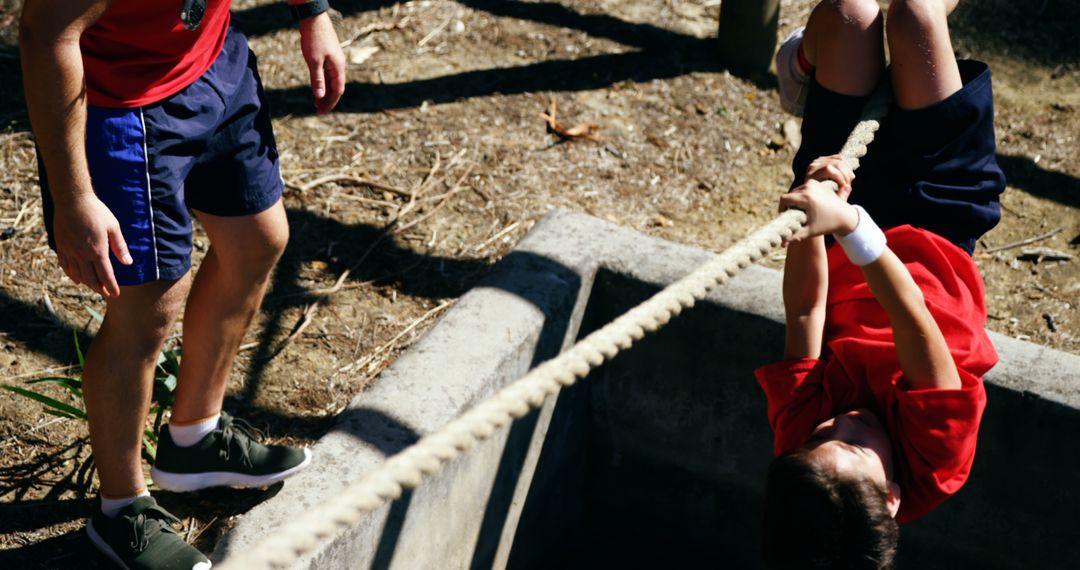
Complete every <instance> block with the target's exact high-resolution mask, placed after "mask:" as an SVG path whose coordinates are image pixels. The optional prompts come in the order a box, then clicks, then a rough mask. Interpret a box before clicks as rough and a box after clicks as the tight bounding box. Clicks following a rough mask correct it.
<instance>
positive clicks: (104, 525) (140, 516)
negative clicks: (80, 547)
mask: <svg viewBox="0 0 1080 570" xmlns="http://www.w3.org/2000/svg"><path fill="white" fill-rule="evenodd" d="M178 522H180V519H178V518H176V517H174V516H172V515H171V514H169V512H168V511H166V510H165V509H163V508H161V507H159V506H158V504H157V501H155V500H154V498H153V497H139V498H138V499H135V502H134V503H132V504H130V505H128V506H126V507H124V508H123V509H122V510H121V511H120V512H119V513H118V514H117V515H116V516H115V517H112V518H109V517H107V516H105V514H104V513H102V512H101V504H100V503H99V502H98V501H94V514H92V515H90V520H88V521H86V534H88V535H90V542H92V543H94V546H96V547H97V549H98V550H100V551H101V552H102V553H104V554H105V556H108V557H109V558H111V559H112V561H113V562H116V563H117V564H119V565H120V567H121V568H125V569H126V570H207V569H208V568H210V561H209V560H208V559H207V558H206V557H205V556H203V555H202V553H201V552H199V551H198V550H196V549H195V547H193V546H191V545H190V544H188V543H186V542H184V539H182V538H180V535H178V534H176V529H174V528H173V526H172V525H173V523H178Z"/></svg>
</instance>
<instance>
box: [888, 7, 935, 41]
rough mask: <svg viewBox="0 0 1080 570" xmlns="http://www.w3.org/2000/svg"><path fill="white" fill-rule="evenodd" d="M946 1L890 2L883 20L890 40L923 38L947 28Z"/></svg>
mask: <svg viewBox="0 0 1080 570" xmlns="http://www.w3.org/2000/svg"><path fill="white" fill-rule="evenodd" d="M948 15H949V7H948V6H947V3H946V0H892V2H890V3H889V12H888V14H887V17H886V19H885V27H886V33H887V34H888V35H889V38H890V40H894V39H902V38H905V37H925V36H926V35H927V33H928V32H930V31H932V30H934V29H939V28H947V27H948Z"/></svg>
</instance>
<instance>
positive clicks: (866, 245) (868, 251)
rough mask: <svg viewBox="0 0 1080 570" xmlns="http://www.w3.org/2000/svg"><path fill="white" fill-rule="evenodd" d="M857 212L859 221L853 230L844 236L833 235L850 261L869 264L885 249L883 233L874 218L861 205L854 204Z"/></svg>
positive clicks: (860, 265)
mask: <svg viewBox="0 0 1080 570" xmlns="http://www.w3.org/2000/svg"><path fill="white" fill-rule="evenodd" d="M855 211H856V212H858V213H859V223H858V224H856V225H855V231H853V232H851V233H850V234H848V235H846V236H835V237H836V241H837V242H838V243H839V244H840V247H842V248H844V253H846V254H847V256H848V259H850V260H851V262H852V263H854V264H855V265H858V266H859V267H862V266H864V265H870V264H871V263H873V262H875V261H877V258H879V257H881V253H882V252H884V251H885V233H884V232H882V231H881V228H879V227H878V225H877V224H876V223H874V219H873V218H871V217H870V214H867V213H866V210H864V209H862V206H855Z"/></svg>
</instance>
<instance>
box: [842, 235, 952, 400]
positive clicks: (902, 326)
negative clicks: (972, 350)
mask: <svg viewBox="0 0 1080 570" xmlns="http://www.w3.org/2000/svg"><path fill="white" fill-rule="evenodd" d="M862 271H863V276H865V277H866V282H867V283H868V284H869V285H870V290H871V291H872V292H873V293H874V297H876V298H877V300H878V302H879V303H881V306H882V307H883V308H884V309H885V312H886V313H888V315H889V322H890V323H892V328H893V340H894V341H895V342H896V354H897V356H898V357H899V359H900V370H901V372H903V374H904V379H905V380H906V381H907V387H908V388H911V389H915V390H918V389H926V388H938V389H952V390H956V389H959V388H960V373H959V372H957V371H956V363H955V362H954V361H953V358H952V354H951V353H950V352H949V345H948V344H946V343H945V336H944V335H942V334H941V329H940V328H938V325H937V322H936V321H934V317H933V315H931V314H930V310H929V309H927V308H926V303H925V302H924V301H923V293H922V290H920V289H919V286H918V285H917V284H916V283H915V280H914V279H912V278H911V273H909V272H908V270H907V267H905V266H904V263H903V262H902V261H900V259H899V258H898V257H896V254H894V253H893V252H892V250H890V249H889V248H888V247H886V248H885V251H884V252H882V254H881V257H879V258H878V259H877V260H876V261H874V262H872V263H870V264H868V265H864V266H863V267H862Z"/></svg>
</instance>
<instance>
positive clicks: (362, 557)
mask: <svg viewBox="0 0 1080 570" xmlns="http://www.w3.org/2000/svg"><path fill="white" fill-rule="evenodd" d="M710 255H711V254H709V253H707V252H704V251H701V250H697V249H693V248H688V247H685V246H680V245H677V244H672V243H670V242H664V241H661V240H657V239H653V238H649V237H646V236H643V235H641V234H638V233H635V232H632V231H629V230H626V229H622V228H618V227H616V226H612V225H610V224H606V223H603V222H600V221H597V220H595V219H592V218H589V217H587V216H583V215H580V214H575V213H570V212H557V213H555V214H553V215H551V216H549V217H548V218H546V219H545V220H543V221H542V222H541V223H540V224H538V225H537V227H536V228H534V229H533V231H532V232H530V234H529V235H528V236H527V237H526V238H525V239H524V240H522V242H521V243H520V244H519V246H518V247H517V248H516V249H515V251H514V252H513V253H512V254H510V255H509V256H507V257H506V258H504V259H503V260H502V261H501V262H500V263H499V264H498V266H497V268H496V271H495V272H494V273H493V275H492V276H491V278H490V279H488V280H487V281H486V283H485V284H484V286H482V287H478V288H477V289H476V290H474V291H471V292H470V293H468V294H467V295H465V296H464V297H463V298H462V299H461V300H460V301H459V302H458V304H457V305H456V306H455V307H454V308H452V309H451V310H450V311H448V312H447V314H446V316H444V317H443V318H442V319H441V320H440V322H439V323H438V324H437V325H436V326H435V327H433V328H432V330H431V331H429V333H428V334H427V335H426V336H425V338H424V339H422V340H421V341H420V342H419V343H417V344H416V345H415V346H414V347H413V348H412V349H410V351H408V352H407V353H406V354H404V355H403V356H402V357H401V358H400V359H398V361H397V362H396V363H395V364H394V365H393V366H392V367H391V368H390V369H388V370H387V371H386V372H385V373H384V374H383V376H382V377H381V378H380V379H379V381H378V382H376V384H375V386H374V387H373V388H372V389H370V390H368V391H367V392H365V393H363V394H361V395H359V396H357V397H356V398H355V399H354V400H353V402H352V403H351V405H350V406H349V408H348V409H347V410H346V412H344V413H343V414H342V417H341V418H340V421H339V422H338V425H337V427H336V428H335V430H334V431H333V432H332V433H330V434H328V435H327V436H326V437H324V438H323V439H322V440H320V442H319V443H318V444H317V445H316V446H315V450H314V451H315V454H316V455H315V457H316V460H315V461H316V462H315V464H314V465H313V466H312V468H310V469H308V470H307V471H306V472H304V473H302V474H300V475H298V476H297V477H294V478H293V479H290V480H289V481H288V482H287V483H286V484H285V485H284V487H283V488H282V489H281V490H280V492H279V493H278V494H277V495H276V496H275V497H274V498H273V499H271V500H269V501H267V502H266V503H264V504H262V505H260V506H258V507H256V508H255V509H253V510H252V511H251V512H250V513H248V514H246V515H245V516H244V517H242V519H241V520H240V522H239V524H238V525H237V527H236V528H235V529H234V531H233V532H232V533H230V534H229V535H228V536H226V537H225V539H223V541H222V542H221V543H220V544H219V547H218V549H217V551H216V552H215V558H221V557H222V556H223V555H224V554H226V553H228V552H230V551H233V550H236V549H243V548H247V547H250V546H251V545H252V544H254V543H255V541H257V540H258V539H259V538H261V537H262V536H263V535H264V534H265V533H266V532H267V531H268V530H269V529H272V528H273V527H275V526H277V525H278V524H280V522H281V521H284V520H287V519H288V518H289V517H290V516H293V515H294V514H296V513H299V512H301V511H303V510H305V509H306V508H308V507H309V506H313V505H315V504H318V503H321V502H324V501H326V500H330V499H331V498H332V497H333V494H334V493H335V492H336V491H337V490H339V489H341V488H342V487H343V486H344V485H345V483H346V482H347V481H350V480H355V479H356V478H358V477H359V476H361V475H362V474H363V473H365V472H366V471H368V470H369V469H371V468H372V466H374V465H376V464H377V463H378V462H379V461H381V460H382V459H383V458H384V457H386V456H388V455H391V454H393V453H394V452H395V451H397V450H400V449H402V448H403V447H404V446H406V445H408V444H409V443H411V442H412V441H415V439H416V438H417V437H418V436H420V435H422V434H426V433H430V432H431V431H434V430H436V429H437V428H438V427H439V426H441V425H443V424H445V423H446V422H447V421H449V420H450V419H451V418H453V417H455V416H457V415H458V414H460V413H461V412H462V411H464V410H466V409H468V408H469V407H470V406H471V405H472V404H474V403H476V402H478V401H480V400H481V399H482V398H484V397H486V396H488V395H490V394H491V393H493V392H494V390H496V389H497V388H498V387H499V386H501V385H503V384H505V383H506V382H509V381H511V380H513V379H515V378H517V377H519V376H520V375H521V374H523V373H524V372H525V371H526V370H528V368H529V367H531V366H533V365H535V364H536V363H537V362H540V361H542V360H544V359H547V358H550V357H551V356H552V355H554V354H555V353H556V352H557V351H558V350H560V349H561V348H562V347H564V346H566V345H568V344H569V343H572V342H573V340H574V339H575V338H577V337H579V336H581V335H583V334H586V333H587V332H589V331H591V330H593V329H595V328H597V327H599V326H602V325H603V324H604V323H606V322H608V321H609V320H611V319H612V318H614V317H615V316H617V315H618V314H621V313H622V312H624V311H625V310H626V309H628V308H630V307H631V306H633V305H635V304H637V303H639V302H640V301H642V300H644V299H645V298H646V297H647V296H648V295H650V294H652V293H653V292H655V291H656V290H658V289H659V288H661V287H662V286H664V285H666V284H667V283H670V282H671V281H673V280H675V279H677V278H678V277H681V276H682V275H684V274H686V273H688V272H690V271H692V270H693V269H694V268H695V267H697V266H698V265H699V264H700V263H702V262H703V261H705V260H706V259H708V258H709V257H710ZM779 284H780V275H779V273H777V272H775V271H771V270H767V269H763V268H760V267H751V268H749V269H747V270H746V271H744V272H743V273H741V274H740V275H739V276H737V277H736V278H735V279H733V280H732V281H731V282H730V283H729V284H727V285H726V286H724V287H722V288H720V289H719V290H717V291H714V293H713V294H712V295H711V296H710V298H709V302H707V303H701V304H699V306H698V307H696V308H695V309H693V310H691V311H686V312H684V313H683V315H681V316H680V317H678V318H677V319H675V320H673V321H672V323H671V324H669V325H668V327H666V328H665V329H663V330H662V331H660V332H659V333H657V334H655V335H650V336H649V337H646V338H645V339H644V340H643V341H642V342H641V343H640V344H638V345H635V347H634V348H632V349H631V350H629V351H626V352H624V353H622V354H620V355H619V356H618V357H616V359H615V360H613V361H612V362H610V363H608V364H606V365H605V366H603V367H601V368H600V369H598V370H596V371H595V372H594V373H593V374H592V375H591V376H590V377H589V378H588V379H587V380H586V381H585V382H583V383H581V384H579V385H578V386H577V387H574V388H572V389H568V390H564V391H563V392H562V393H561V394H560V395H559V398H558V400H557V404H556V401H555V400H551V401H549V402H548V405H547V406H545V407H544V408H543V409H542V410H541V411H539V412H538V413H535V414H533V415H531V416H528V417H527V418H526V419H525V420H524V421H520V422H518V423H517V424H515V425H514V427H513V428H512V429H511V430H510V431H509V433H506V432H504V434H502V435H500V436H499V437H496V438H494V439H492V440H489V441H488V442H486V443H484V444H482V445H480V446H479V447H478V448H477V449H475V450H473V452H471V453H469V454H468V455H467V456H466V457H463V458H461V459H460V460H457V461H455V462H454V463H452V464H451V465H450V466H448V468H447V469H446V470H444V471H443V472H442V473H441V474H439V475H438V476H436V477H435V478H433V479H430V480H428V482H427V483H425V484H424V485H422V486H421V487H420V488H419V489H417V490H416V491H415V492H414V493H412V494H410V495H408V496H406V497H403V498H402V499H400V500H398V501H396V502H395V503H394V504H393V505H390V506H388V507H386V508H384V509H382V510H381V511H379V512H377V513H374V514H373V515H371V516H370V517H368V518H367V519H365V521H364V522H363V524H361V525H360V526H358V527H356V528H354V529H352V530H349V531H347V532H345V533H343V534H342V535H341V536H339V537H338V538H337V539H336V540H334V541H332V542H331V543H328V544H326V545H324V546H323V547H322V548H321V549H319V550H318V551H317V552H316V553H314V554H313V555H312V556H310V557H308V558H306V559H304V560H303V561H302V562H301V563H300V564H297V565H296V567H297V568H321V569H322V568H365V569H366V568H391V567H392V568H425V569H426V568H490V567H492V566H495V567H504V566H508V567H511V568H548V567H559V568H576V567H581V568H585V567H594V568H595V567H605V566H609V565H615V564H619V565H624V566H625V565H627V564H641V563H652V564H660V565H663V566H666V567H675V566H680V565H683V566H689V565H694V566H701V565H722V566H726V567H737V568H753V567H757V566H758V565H759V564H760V563H759V561H758V556H757V548H758V546H757V544H758V539H757V536H758V530H757V529H758V526H759V522H760V516H759V514H758V512H757V511H758V505H759V504H760V492H761V491H760V483H761V479H762V476H763V474H764V470H765V467H766V465H767V463H768V461H769V459H770V453H769V452H770V449H771V434H770V433H769V429H768V424H767V422H766V419H765V403H764V398H763V397H762V396H761V394H760V390H759V389H758V388H757V386H756V384H755V383H754V380H753V378H752V376H751V375H750V372H751V371H752V370H753V368H754V367H756V366H758V365H760V364H762V363H764V362H768V361H771V360H775V359H776V358H778V357H779V356H780V346H781V339H782V330H783V329H782V321H781V319H782V303H781V300H780V293H779V291H780V286H779ZM994 341H995V344H996V345H997V346H998V348H999V352H1000V353H1001V356H1002V363H1001V364H1000V365H999V366H998V367H997V368H995V369H994V371H993V372H992V373H991V374H990V375H988V376H987V379H986V380H987V384H988V392H989V396H990V405H989V407H988V409H987V412H986V416H985V418H984V424H983V429H982V431H981V434H980V443H979V453H978V455H977V459H976V464H975V467H974V471H973V474H972V478H971V481H970V482H969V483H968V485H967V486H966V487H965V488H964V489H963V490H962V491H961V492H960V493H959V494H958V495H957V496H956V497H954V498H953V499H951V500H950V501H949V502H947V503H946V504H945V505H944V506H942V507H941V508H939V509H938V510H937V511H935V512H934V513H933V514H931V515H930V516H928V517H926V518H925V519H923V520H921V521H919V522H917V523H915V524H913V525H909V526H907V527H905V528H904V529H903V544H902V549H901V567H902V568H935V567H950V568H955V567H979V568H1075V567H1080V547H1078V545H1077V541H1076V538H1077V537H1080V534H1078V533H1077V529H1078V528H1080V524H1077V523H1076V522H1075V521H1074V519H1073V513H1074V512H1076V511H1077V508H1078V507H1080V492H1078V491H1076V490H1075V489H1074V485H1075V484H1076V482H1077V481H1080V458H1078V457H1077V456H1076V454H1075V453H1070V452H1069V451H1068V448H1069V446H1070V445H1071V439H1072V437H1074V435H1073V434H1080V411H1077V410H1078V408H1080V389H1077V387H1076V381H1077V380H1076V377H1077V376H1078V375H1080V358H1078V357H1076V356H1073V355H1067V354H1063V353H1060V352H1055V351H1052V350H1049V349H1046V348H1043V347H1038V346H1035V345H1031V344H1028V343H1023V342H1019V341H1015V340H1011V339H1007V338H1003V337H998V336H994ZM1075 447H1076V446H1075V445H1072V448H1074V449H1075ZM1019 545H1023V546H1024V548H1018V546H1019Z"/></svg>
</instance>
